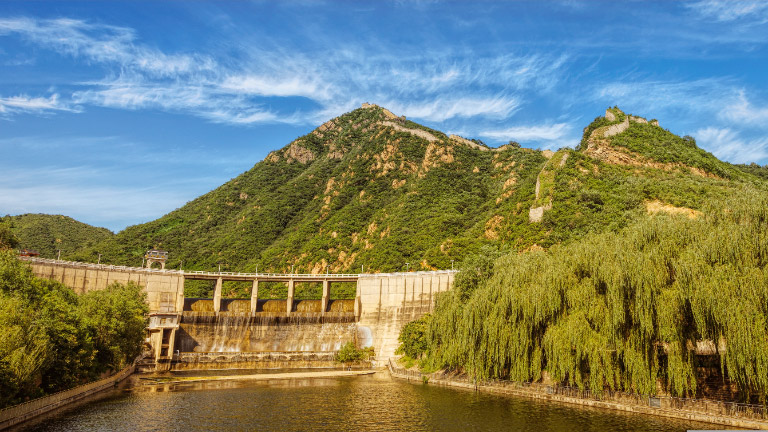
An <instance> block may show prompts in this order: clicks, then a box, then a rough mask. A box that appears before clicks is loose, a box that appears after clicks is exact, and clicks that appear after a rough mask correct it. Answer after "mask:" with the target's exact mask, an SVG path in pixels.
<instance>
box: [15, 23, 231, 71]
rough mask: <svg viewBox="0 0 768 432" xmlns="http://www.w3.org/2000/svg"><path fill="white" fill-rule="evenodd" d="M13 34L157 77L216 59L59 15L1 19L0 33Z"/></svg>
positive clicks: (212, 64) (205, 65) (205, 67)
mask: <svg viewBox="0 0 768 432" xmlns="http://www.w3.org/2000/svg"><path fill="white" fill-rule="evenodd" d="M10 33H15V34H19V35H21V36H22V37H23V38H25V39H27V40H29V41H31V42H34V43H36V44H38V45H41V46H44V47H47V48H50V49H53V50H56V51H57V52H60V53H65V54H68V55H71V56H74V57H85V58H87V59H89V60H91V61H95V62H99V63H117V64H119V65H121V66H122V67H126V68H131V69H136V70H141V71H143V72H144V73H148V74H151V75H153V76H159V77H169V76H175V75H179V74H184V73H192V72H198V71H205V70H212V69H214V68H215V67H216V62H215V61H213V60H212V59H211V58H209V57H206V56H200V55H185V54H182V55H168V54H165V53H163V52H161V51H159V50H157V49H152V48H148V47H145V46H137V45H135V44H134V40H135V38H136V36H135V32H134V31H133V29H130V28H126V27H117V26H109V25H103V24H91V23H88V22H86V21H83V20H76V19H68V18H58V19H47V20H37V19H32V18H5V19H0V35H4V34H10Z"/></svg>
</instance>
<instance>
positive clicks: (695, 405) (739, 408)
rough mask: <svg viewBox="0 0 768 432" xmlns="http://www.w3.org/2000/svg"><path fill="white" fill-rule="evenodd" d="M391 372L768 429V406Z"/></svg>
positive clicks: (415, 378) (470, 386) (443, 374)
mask: <svg viewBox="0 0 768 432" xmlns="http://www.w3.org/2000/svg"><path fill="white" fill-rule="evenodd" d="M388 368H389V373H390V375H391V376H393V377H395V378H400V379H405V380H409V381H411V380H413V381H416V382H421V383H429V384H436V385H442V386H448V387H460V388H466V389H473V390H476V391H484V392H488V393H495V394H503V395H513V396H522V397H528V398H533V399H539V400H548V401H549V400H551V401H559V402H563V403H569V404H576V405H583V406H590V407H596V408H607V409H612V410H619V411H626V412H636V413H640V414H650V415H657V416H662V417H670V418H678V419H685V420H692V421H698V422H706V423H715V424H720V425H726V426H733V427H739V428H750V429H768V406H766V405H754V404H744V403H738V402H726V401H718V400H709V399H695V398H679V397H671V396H653V395H642V394H633V393H625V392H621V391H610V390H606V391H605V392H604V393H603V394H601V395H595V394H593V393H592V392H590V391H589V390H582V389H579V388H578V387H570V386H563V385H558V384H554V385H547V384H543V383H531V382H518V381H508V380H488V381H476V380H473V379H471V378H469V377H468V376H467V375H465V374H458V373H452V372H449V373H446V372H435V373H428V374H425V373H421V372H419V371H416V370H410V369H405V368H402V367H398V366H396V365H395V363H394V361H393V359H392V358H390V359H389V362H388Z"/></svg>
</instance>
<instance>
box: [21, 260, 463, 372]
mask: <svg viewBox="0 0 768 432" xmlns="http://www.w3.org/2000/svg"><path fill="white" fill-rule="evenodd" d="M20 259H22V260H24V261H27V262H28V263H29V265H30V267H31V268H32V271H33V272H34V274H35V276H38V277H41V278H47V279H52V280H56V281H59V282H61V283H63V284H64V285H66V286H68V287H70V288H72V289H73V290H74V291H75V292H77V293H85V292H88V291H93V290H100V289H104V288H106V287H107V286H108V285H109V284H111V283H114V282H122V283H127V282H135V283H137V284H138V285H140V286H142V287H143V288H144V290H145V291H146V293H147V301H148V303H149V309H150V324H149V331H150V333H151V336H150V343H151V345H152V347H153V349H154V351H155V359H156V360H161V361H165V362H173V361H176V360H175V359H177V357H179V355H180V354H181V353H183V352H198V353H202V352H228V353H233V352H234V353H237V352H241V353H246V352H333V351H337V350H338V349H339V348H340V347H341V346H342V345H343V344H345V343H347V342H350V341H353V342H355V343H356V344H357V345H358V346H360V347H369V346H372V347H374V349H375V352H376V360H377V361H378V362H379V364H381V365H383V364H384V363H382V362H386V360H387V359H388V358H389V357H391V356H393V355H394V352H395V350H396V349H397V346H398V345H399V343H398V340H397V338H398V336H399V334H400V330H401V329H402V327H403V326H404V325H405V324H406V323H408V322H410V321H413V320H416V319H418V318H420V317H422V316H423V315H424V314H426V313H430V312H432V311H433V309H434V306H435V298H436V296H437V294H438V293H440V292H444V291H447V290H449V289H450V288H451V286H452V285H453V278H454V275H455V274H456V272H455V271H453V270H443V271H429V272H407V273H372V274H354V275H352V274H343V275H334V274H325V275H324V274H319V275H303V274H288V275H282V274H265V273H259V274H249V273H209V272H184V271H179V270H157V269H146V268H137V267H123V266H110V265H99V264H88V263H78V262H69V261H57V260H47V259H39V258H20ZM186 279H208V280H215V281H216V292H215V293H214V298H213V299H185V298H184V281H185V280H186ZM226 280H236V281H251V282H252V283H253V288H252V292H251V299H250V300H228V299H222V298H221V297H222V296H221V286H222V282H223V281H226ZM259 281H279V282H285V283H286V284H287V285H288V287H289V289H288V293H289V294H288V298H287V299H285V300H262V299H259V298H258V285H259ZM297 282H322V283H323V294H322V300H294V298H293V286H294V284H295V283H297ZM335 282H356V283H357V289H356V294H355V298H354V299H345V300H341V299H332V298H330V294H329V293H330V285H331V284H332V283H335ZM185 300H186V301H185Z"/></svg>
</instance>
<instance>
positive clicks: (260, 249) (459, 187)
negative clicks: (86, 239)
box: [71, 105, 766, 272]
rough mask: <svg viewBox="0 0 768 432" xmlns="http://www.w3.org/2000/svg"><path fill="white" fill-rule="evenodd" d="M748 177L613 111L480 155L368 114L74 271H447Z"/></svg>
mask: <svg viewBox="0 0 768 432" xmlns="http://www.w3.org/2000/svg"><path fill="white" fill-rule="evenodd" d="M745 183H749V184H753V185H755V186H756V187H758V188H764V187H765V185H766V182H765V181H764V180H763V179H762V178H761V177H760V176H758V175H756V174H753V173H751V172H749V171H748V170H744V169H741V168H739V167H737V166H734V165H731V164H728V163H725V162H722V161H719V160H717V159H716V158H715V157H714V156H712V155H711V154H709V153H707V152H705V151H703V150H701V149H699V148H698V147H697V146H696V144H695V142H693V140H692V139H690V138H681V137H678V136H676V135H674V134H672V133H670V132H669V131H667V130H665V129H663V128H661V127H659V126H658V125H655V124H650V123H648V122H646V121H645V120H644V119H641V118H640V117H634V116H628V115H626V114H624V113H623V112H621V111H620V110H618V109H617V108H612V109H609V110H608V111H607V112H606V117H598V118H597V119H595V121H594V122H592V123H591V124H590V125H589V126H588V127H587V128H585V131H584V140H583V141H582V144H581V145H580V146H579V148H578V149H576V150H571V149H562V150H560V151H558V152H556V153H555V154H552V153H551V152H541V151H537V150H530V149H524V148H520V147H519V146H517V145H507V146H502V147H500V148H497V149H491V148H488V147H487V146H485V145H483V144H482V143H479V142H476V141H470V140H466V139H464V138H461V137H456V136H450V137H449V136H446V135H445V134H443V133H441V132H439V131H435V130H432V129H429V128H426V127H424V126H421V125H419V124H416V123H413V122H410V121H407V120H405V119H404V118H400V117H396V116H394V115H393V114H392V113H390V112H389V111H387V110H386V109H383V108H380V107H378V106H375V105H373V106H367V107H363V108H360V109H357V110H354V111H352V112H350V113H347V114H344V115H342V116H340V117H338V118H335V119H332V120H330V121H328V122H326V123H325V124H323V125H321V126H320V127H318V128H317V129H316V130H314V131H313V132H311V133H309V134H307V135H305V136H302V137H299V138H297V139H296V140H294V141H293V142H291V143H290V144H288V145H287V146H286V147H284V148H282V149H280V150H276V151H274V152H272V153H270V154H269V155H268V156H267V157H266V158H265V160H264V161H261V162H259V163H257V164H256V165H254V167H253V168H251V169H250V170H249V171H247V172H245V173H243V174H241V175H240V176H238V177H236V178H234V179H232V180H230V181H229V182H227V183H226V184H224V185H222V186H221V187H219V188H217V189H215V190H213V191H211V192H209V193H207V194H205V195H203V196H201V197H199V198H197V199H195V200H193V201H191V202H189V203H188V204H186V205H185V206H183V207H181V208H179V209H177V210H175V211H173V212H171V213H169V214H167V215H165V216H163V217H161V218H159V219H157V220H155V221H152V222H149V223H146V224H142V225H136V226H132V227H128V228H127V229H125V230H124V231H122V232H120V233H118V234H117V235H116V236H115V237H114V238H111V239H106V240H105V241H103V242H101V243H100V244H98V245H95V246H92V247H86V248H85V249H81V251H80V252H78V253H77V254H74V255H72V256H71V257H73V258H76V259H80V260H85V261H90V260H95V259H96V256H97V253H101V254H102V262H111V263H115V264H128V265H138V264H140V263H141V259H142V258H141V257H142V256H143V254H144V252H145V251H146V250H147V249H150V248H162V249H165V250H168V251H169V252H170V259H169V263H168V266H169V267H170V268H178V267H179V266H180V265H182V261H183V266H184V268H186V269H201V270H210V269H215V268H218V266H219V264H221V266H222V269H226V270H232V271H254V270H256V268H257V267H258V269H260V270H262V271H276V272H284V271H290V270H291V268H292V267H293V269H294V271H297V272H298V271H301V272H323V271H326V269H329V270H330V271H358V270H359V269H361V267H362V266H365V269H366V271H397V270H404V269H405V268H406V267H408V268H410V269H431V268H450V266H451V263H452V261H459V260H461V259H463V258H464V257H466V256H467V255H470V254H472V253H475V252H477V251H478V250H480V248H481V247H483V246H484V245H489V246H491V247H493V248H495V249H498V250H514V251H524V250H529V249H538V248H548V247H550V246H552V245H556V244H561V243H564V242H568V241H570V240H572V239H578V238H581V237H583V236H584V235H587V234H589V233H593V232H601V231H606V230H617V229H620V228H622V227H624V226H627V225H628V224H629V223H631V222H632V221H634V220H637V219H638V218H639V217H641V216H642V215H644V214H647V213H655V212H659V211H662V212H689V213H691V214H696V212H697V211H700V210H701V208H702V206H703V205H704V204H705V203H707V202H708V201H709V200H711V199H714V198H717V197H723V196H727V195H730V194H733V193H737V190H738V189H739V188H740V187H741V185H743V184H745Z"/></svg>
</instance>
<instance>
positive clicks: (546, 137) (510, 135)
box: [478, 123, 572, 142]
mask: <svg viewBox="0 0 768 432" xmlns="http://www.w3.org/2000/svg"><path fill="white" fill-rule="evenodd" d="M571 130H572V128H571V126H570V125H569V124H567V123H554V124H549V125H538V126H515V127H510V128H506V129H496V130H486V131H482V132H479V133H478V135H479V136H481V137H486V138H491V139H494V140H497V141H505V140H514V141H520V142H525V141H534V142H540V141H559V140H563V139H564V138H566V137H567V136H568V135H569V134H570V133H571Z"/></svg>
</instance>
